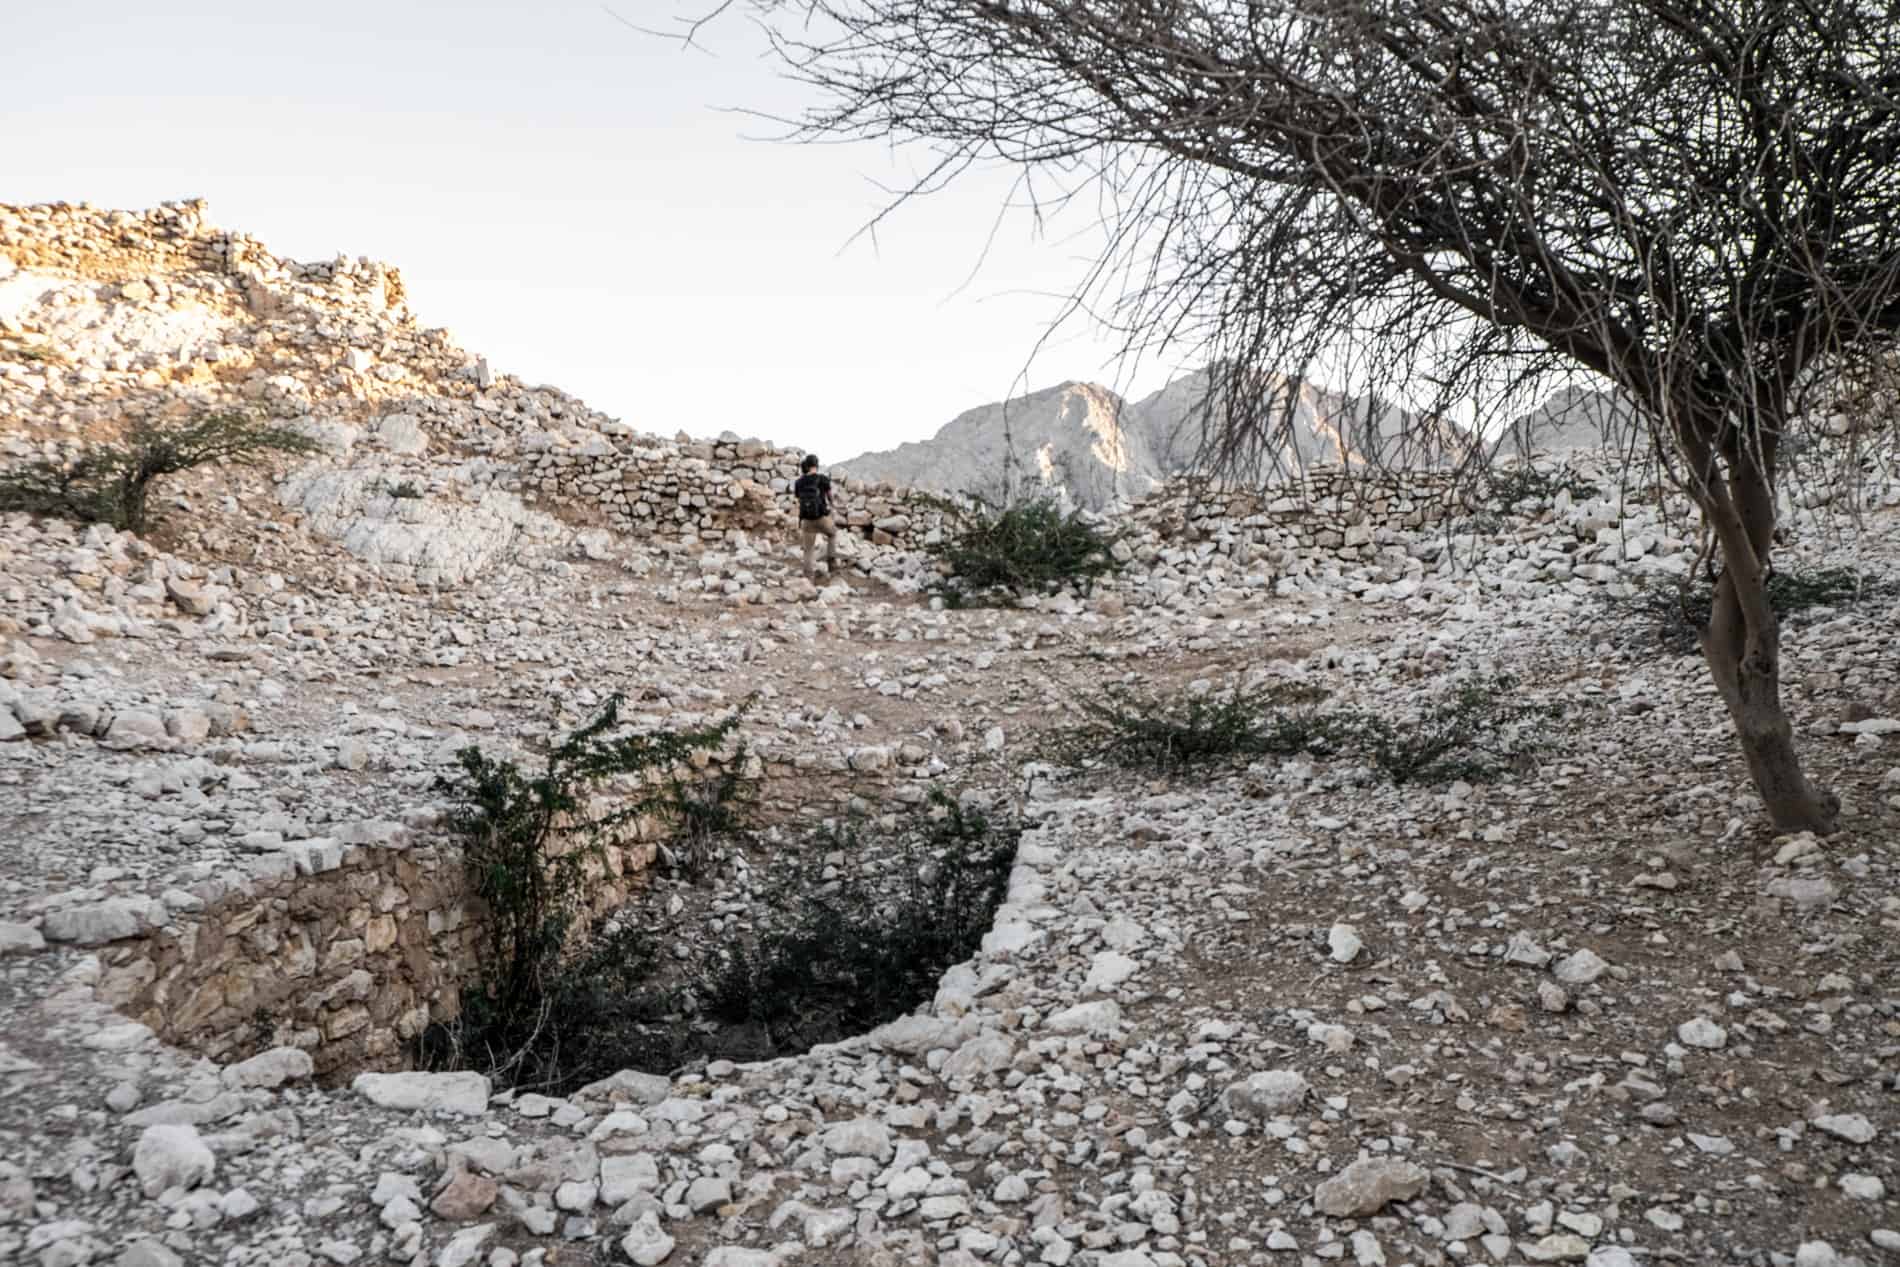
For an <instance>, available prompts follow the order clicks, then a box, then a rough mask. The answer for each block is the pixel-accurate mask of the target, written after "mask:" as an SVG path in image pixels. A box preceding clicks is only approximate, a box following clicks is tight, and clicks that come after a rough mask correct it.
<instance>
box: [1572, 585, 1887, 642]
mask: <svg viewBox="0 0 1900 1267" xmlns="http://www.w3.org/2000/svg"><path fill="white" fill-rule="evenodd" d="M1766 589H1767V592H1768V602H1769V605H1770V606H1772V607H1773V608H1774V610H1775V613H1776V614H1777V615H1780V616H1788V615H1792V614H1794V613H1796V612H1801V611H1807V610H1809V609H1810V608H1815V607H1852V606H1855V605H1857V604H1860V603H1864V602H1869V601H1873V600H1877V599H1883V598H1895V597H1900V580H1895V579H1893V578H1890V577H1884V576H1876V575H1870V574H1868V573H1864V572H1856V571H1854V570H1853V569H1852V568H1838V567H1836V568H1816V569H1815V570H1814V571H1811V572H1796V571H1790V572H1771V573H1769V575H1768V584H1767V586H1766ZM1603 602H1604V605H1605V607H1606V608H1607V609H1608V611H1609V613H1610V614H1611V615H1612V616H1613V617H1614V618H1615V619H1616V621H1617V623H1618V625H1619V626H1620V627H1621V630H1622V632H1621V635H1620V637H1618V639H1617V641H1618V642H1619V643H1620V644H1621V645H1623V646H1625V647H1646V646H1655V647H1659V648H1661V649H1662V650H1664V651H1667V652H1669V653H1670V654H1672V655H1679V656H1681V655H1699V654H1701V651H1702V642H1701V634H1702V631H1703V630H1704V629H1705V628H1707V627H1708V623H1709V616H1710V614H1711V613H1712V612H1713V611H1714V608H1715V582H1714V581H1713V580H1710V579H1708V578H1702V579H1699V580H1694V581H1684V582H1680V583H1676V584H1670V583H1668V582H1666V581H1663V582H1646V583H1639V584H1638V585H1637V586H1636V588H1635V590H1634V592H1632V593H1631V594H1630V595H1628V596H1627V597H1621V598H1618V597H1613V596H1611V595H1608V594H1605V595H1604V598H1603Z"/></svg>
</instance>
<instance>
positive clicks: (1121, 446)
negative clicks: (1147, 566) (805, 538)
mask: <svg viewBox="0 0 1900 1267" xmlns="http://www.w3.org/2000/svg"><path fill="white" fill-rule="evenodd" d="M1209 383H1210V371H1208V370H1206V369H1202V370H1196V371H1194V372H1192V373H1189V374H1186V375H1183V376H1182V377H1180V378H1177V379H1175V380H1173V381H1172V382H1169V383H1167V384H1166V385H1164V386H1163V387H1161V388H1160V389H1159V390H1157V391H1154V392H1151V393H1149V394H1148V395H1146V396H1144V397H1142V398H1140V399H1139V400H1135V401H1129V400H1126V399H1124V398H1122V397H1120V396H1118V395H1117V394H1116V393H1115V392H1114V391H1113V390H1111V389H1110V388H1107V387H1104V386H1102V385H1101V384H1099V383H1092V382H1085V381H1080V380H1073V379H1071V380H1067V381H1064V382H1061V383H1058V384H1056V385H1055V386H1052V387H1045V388H1041V389H1038V390H1036V391H1032V392H1025V393H1023V394H1022V395H1020V396H1014V397H1010V398H1008V399H1006V400H1001V401H993V402H991V403H989V404H985V405H979V406H976V407H975V408H973V409H967V410H964V411H963V412H962V413H960V414H958V415H957V416H956V417H955V418H953V419H951V420H950V421H949V422H947V423H945V424H944V425H943V426H942V427H941V428H939V429H938V430H937V432H936V433H935V434H934V435H932V436H931V437H930V438H928V439H925V440H911V441H906V442H904V443H903V444H899V445H897V446H895V447H893V448H890V449H882V450H872V451H869V452H865V453H861V454H859V455H857V456H855V457H852V458H849V459H847V460H845V461H842V462H839V463H837V464H836V466H835V469H836V470H837V471H838V472H839V473H840V474H842V475H844V476H847V477H856V478H860V479H866V480H872V481H878V482H884V483H892V484H901V485H911V486H914V487H918V488H924V489H929V490H932V491H935V492H942V493H962V492H968V491H975V492H980V493H984V494H985V495H986V496H988V495H991V490H994V492H995V493H996V494H997V495H1006V494H1007V493H1008V492H1010V491H1011V490H1012V489H1021V488H1025V487H1029V488H1037V489H1040V490H1042V491H1046V492H1048V493H1051V494H1053V495H1054V496H1055V497H1056V498H1057V500H1059V501H1061V502H1063V503H1065V504H1072V505H1076V506H1081V507H1086V508H1088V509H1091V510H1103V509H1107V508H1109V507H1111V506H1115V505H1119V504H1123V503H1128V502H1133V501H1137V500H1139V499H1140V498H1141V497H1143V496H1145V495H1147V494H1148V493H1150V492H1152V491H1153V490H1154V489H1156V488H1157V487H1159V486H1160V485H1161V484H1162V483H1163V482H1164V481H1165V480H1167V479H1168V478H1169V477H1171V476H1174V475H1179V474H1182V473H1185V472H1188V471H1192V470H1194V469H1197V468H1198V467H1200V466H1201V465H1202V459H1203V458H1204V457H1205V456H1206V452H1205V451H1206V450H1207V449H1208V447H1209V446H1208V445H1207V444H1206V439H1207V437H1206V430H1205V427H1204V425H1203V421H1202V420H1203V418H1204V417H1206V416H1207V414H1206V406H1207V401H1208V395H1209ZM1266 390H1268V391H1275V392H1291V393H1292V401H1291V410H1290V416H1289V418H1288V420H1287V423H1286V424H1285V425H1284V426H1283V427H1278V428H1276V429H1275V431H1274V432H1273V434H1270V435H1268V436H1266V437H1264V438H1262V439H1260V440H1259V441H1258V442H1255V443H1250V444H1248V445H1244V446H1242V447H1241V449H1240V450H1239V452H1238V453H1237V454H1236V455H1235V459H1236V460H1235V462H1234V466H1235V468H1236V472H1237V474H1236V477H1237V478H1239V479H1241V480H1242V481H1246V482H1260V483H1264V482H1268V481H1269V480H1271V479H1272V478H1273V477H1274V476H1276V475H1284V474H1288V473H1291V472H1295V471H1300V470H1305V469H1309V468H1312V467H1323V466H1333V465H1361V464H1366V463H1372V464H1378V465H1384V466H1389V467H1394V468H1401V469H1405V468H1419V467H1426V468H1430V467H1444V466H1448V465H1452V464H1454V463H1456V462H1458V461H1461V460H1463V459H1465V458H1466V457H1468V456H1470V455H1471V454H1472V453H1473V452H1474V450H1476V449H1477V448H1478V447H1479V446H1481V445H1484V446H1487V447H1490V448H1492V449H1493V451H1495V452H1500V453H1502V452H1510V451H1530V450H1533V449H1535V450H1537V451H1541V452H1552V453H1564V452H1570V451H1573V450H1576V449H1581V448H1591V447H1597V446H1598V445H1600V444H1602V443H1603V440H1604V437H1606V436H1609V435H1613V434H1614V433H1615V432H1616V430H1617V423H1618V421H1619V419H1620V417H1621V414H1622V411H1621V410H1619V408H1618V402H1617V398H1616V397H1614V396H1613V395H1612V394H1611V393H1609V392H1604V391H1596V390H1592V389H1589V388H1583V387H1564V388H1559V389H1558V390H1556V391H1554V392H1552V393H1551V394H1550V395H1549V396H1548V397H1546V398H1545V399H1544V401H1543V402H1541V403H1540V404H1539V405H1538V406H1537V407H1536V408H1534V409H1532V410H1530V411H1528V412H1526V413H1525V414H1522V415H1520V416H1518V417H1517V418H1515V419H1513V420H1512V422H1511V423H1510V424H1509V425H1508V426H1507V427H1505V428H1502V429H1501V430H1500V432H1499V433H1498V437H1497V438H1494V439H1491V440H1484V439H1482V438H1480V437H1478V436H1475V435H1473V434H1472V433H1470V432H1468V431H1466V430H1465V429H1464V428H1462V427H1460V426H1458V425H1457V424H1455V423H1452V422H1450V421H1448V420H1446V419H1443V418H1433V417H1428V416H1424V415H1420V414H1418V413H1416V412H1413V411H1409V410H1406V409H1403V408H1401V407H1399V406H1396V405H1392V404H1389V403H1386V402H1384V401H1380V400H1377V399H1376V398H1365V397H1354V396H1351V395H1349V394H1347V393H1343V392H1339V391H1336V390H1334V389H1331V388H1328V387H1325V386H1323V385H1320V384H1315V383H1310V382H1302V381H1293V380H1287V379H1283V378H1274V379H1270V380H1267V383H1266Z"/></svg>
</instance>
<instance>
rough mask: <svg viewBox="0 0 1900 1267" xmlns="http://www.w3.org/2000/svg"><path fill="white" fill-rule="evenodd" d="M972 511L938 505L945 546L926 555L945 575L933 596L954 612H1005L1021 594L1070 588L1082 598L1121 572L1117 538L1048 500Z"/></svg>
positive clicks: (982, 505)
mask: <svg viewBox="0 0 1900 1267" xmlns="http://www.w3.org/2000/svg"><path fill="white" fill-rule="evenodd" d="M972 501H973V504H972V505H971V506H969V507H963V506H958V505H955V504H953V503H951V502H947V501H943V500H937V501H936V503H935V504H936V505H937V507H938V508H939V509H941V510H942V511H943V512H944V515H945V524H944V532H943V540H942V541H940V542H938V543H937V544H935V545H931V546H928V547H926V549H927V550H928V551H929V553H930V554H931V556H932V557H934V558H936V559H937V560H938V561H939V562H940V563H942V564H944V565H946V566H947V567H948V568H949V571H950V575H949V576H948V577H947V578H946V579H944V580H943V581H941V582H939V583H938V584H937V586H936V587H935V590H934V592H935V593H937V594H939V595H940V596H941V597H942V598H943V599H944V601H945V602H946V603H947V604H949V605H950V606H953V607H962V606H1002V605H1009V604H1013V603H1014V602H1015V601H1016V600H1017V599H1020V598H1021V597H1022V596H1023V595H1025V594H1046V593H1055V592H1056V591H1058V590H1061V589H1063V588H1064V587H1067V586H1073V587H1075V588H1076V589H1078V590H1080V591H1081V592H1083V593H1085V594H1086V593H1088V592H1089V591H1090V590H1091V589H1093V587H1094V585H1095V582H1096V581H1097V580H1098V579H1100V578H1101V577H1103V576H1106V575H1108V574H1110V573H1112V572H1114V571H1116V570H1117V569H1118V568H1120V566H1121V565H1120V563H1118V562H1117V561H1116V559H1115V555H1114V547H1115V541H1116V538H1115V537H1112V536H1108V535H1105V534H1104V533H1103V532H1102V531H1101V530H1100V529H1099V528H1097V527H1096V526H1095V525H1094V524H1092V523H1090V522H1088V521H1087V520H1086V519H1085V518H1083V515H1082V512H1081V511H1080V510H1070V511H1067V512H1065V511H1064V510H1063V509H1062V508H1061V506H1059V505H1057V503H1056V501H1055V499H1054V498H1052V497H1041V498H1037V499H1035V500H1031V501H1026V502H1021V503H1018V504H1016V505H1013V506H999V505H996V504H995V503H993V502H990V501H987V500H985V499H984V498H983V497H981V496H980V495H972Z"/></svg>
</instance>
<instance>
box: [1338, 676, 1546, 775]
mask: <svg viewBox="0 0 1900 1267" xmlns="http://www.w3.org/2000/svg"><path fill="white" fill-rule="evenodd" d="M1517 685H1518V684H1517V681H1516V679H1514V678H1512V677H1510V676H1508V675H1503V674H1500V675H1499V676H1497V677H1493V678H1489V679H1482V678H1472V679H1467V680H1466V681H1464V682H1461V683H1459V684H1458V685H1456V686H1454V687H1452V688H1450V689H1449V690H1446V691H1443V692H1440V693H1439V694H1438V695H1436V696H1434V697H1433V698H1431V699H1429V700H1427V701H1426V703H1425V704H1424V706H1423V707H1421V708H1420V709H1419V710H1418V711H1417V712H1416V714H1415V715H1412V716H1409V717H1405V716H1400V717H1394V716H1393V715H1391V714H1389V713H1385V712H1376V713H1374V712H1367V711H1365V710H1363V709H1347V710H1342V711H1340V712H1336V713H1332V714H1328V715H1326V716H1325V717H1323V718H1321V719H1319V722H1318V725H1317V742H1318V743H1319V745H1320V746H1321V750H1324V749H1325V748H1332V749H1334V750H1337V751H1341V752H1348V753H1356V754H1358V755H1360V756H1363V757H1365V758H1366V759H1367V760H1368V761H1370V762H1371V763H1372V765H1373V766H1374V768H1376V769H1377V770H1378V771H1379V772H1380V773H1381V774H1383V775H1385V777H1386V778H1388V779H1390V780H1391V781H1392V782H1393V783H1394V784H1397V785H1400V786H1403V785H1404V784H1407V783H1442V782H1447V781H1449V780H1452V779H1466V780H1469V781H1472V782H1477V781H1480V780H1483V779H1488V778H1493V777H1495V776H1497V775H1499V774H1503V773H1506V772H1508V771H1512V770H1517V769H1520V768H1522V767H1523V766H1525V765H1526V764H1528V763H1529V762H1531V761H1532V760H1534V759H1535V758H1536V756H1537V754H1538V753H1540V752H1542V751H1544V750H1546V749H1547V748H1548V747H1549V746H1550V744H1549V738H1548V736H1547V735H1546V734H1545V732H1544V730H1543V728H1542V727H1541V726H1540V725H1539V723H1540V722H1542V721H1544V720H1546V719H1548V718H1553V717H1556V716H1557V715H1558V714H1559V713H1560V712H1561V706H1559V705H1556V704H1533V703H1527V702H1524V701H1521V700H1518V699H1516V698H1515V696H1516V693H1517Z"/></svg>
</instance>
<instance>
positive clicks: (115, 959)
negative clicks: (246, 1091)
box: [56, 823, 656, 1075]
mask: <svg viewBox="0 0 1900 1267" xmlns="http://www.w3.org/2000/svg"><path fill="white" fill-rule="evenodd" d="M411 836H412V833H411V832H410V831H408V829H405V828H403V827H401V826H400V825H398V824H394V823H365V824H362V825H361V830H360V832H358V833H357V834H356V838H355V839H354V840H351V841H345V840H342V839H336V838H324V839H317V840H308V841H298V842H292V843H291V844H290V845H289V846H287V847H286V848H285V849H284V850H282V851H281V852H279V853H277V854H275V855H273V856H271V857H269V858H268V859H266V860H264V861H263V862H262V863H261V864H259V865H258V866H257V867H256V868H255V869H254V870H253V871H252V872H251V873H250V874H248V875H246V876H245V877H243V878H242V879H241V880H239V881H237V882H235V883H219V882H213V883H210V884H207V885H205V886H202V888H201V890H200V892H199V893H198V894H194V895H193V896H194V897H196V898H198V900H199V901H201V902H202V904H203V905H202V909H200V910H198V911H196V912H193V913H191V914H188V915H184V916H181V917H178V918H176V919H166V922H165V923H164V924H162V925H157V926H154V927H150V928H149V929H148V930H147V931H145V932H144V933H142V934H140V935H136V936H132V937H124V938H120V939H117V940H113V941H109V942H106V943H105V944H103V945H102V946H101V948H100V952H99V953H100V961H101V977H100V985H99V994H100V997H101V998H102V999H103V1000H104V1001H106V1002H108V1003H110V1004H111V1005H112V1006H114V1007H116V1008H117V1009H119V1011H121V1012H122V1013H124V1014H125V1015H127V1016H129V1017H131V1018H132V1019H134V1020H137V1021H140V1022H142V1023H144V1024H145V1025H148V1026H150V1027H151V1028H152V1030H153V1031H154V1032H155V1033H157V1034H158V1035H159V1036H160V1037H161V1038H163V1039H164V1040H165V1041H167V1042H170V1043H173V1044H176V1045H178V1046H181V1047H186V1048H190V1049H192V1050H196V1051H200V1052H203V1053H204V1054H206V1055H208V1056H211V1057H213V1058H216V1059H219V1060H224V1061H229V1060H234V1059H239V1058H242V1057H245V1056H248V1055H251V1054H253V1053H255V1052H257V1051H261V1050H265V1049H268V1048H270V1047H274V1046H293V1047H299V1048H302V1049H303V1050H305V1051H307V1052H309V1053H310V1054H311V1056H312V1058H313V1060H314V1061H315V1064H316V1070H317V1073H318V1074H319V1075H326V1074H337V1073H344V1072H358V1071H361V1070H365V1069H392V1068H400V1067H403V1066H404V1065H406V1064H407V1063H408V1049H407V1048H408V1044H409V1043H410V1042H411V1041H412V1040H414V1039H415V1038H416V1037H417V1036H419V1035H420V1034H421V1033H422V1031H423V1029H424V1028H425V1027H427V1026H428V1025H429V1024H430V1023H431V1022H433V1021H445V1020H449V1019H452V1018H453V1017H454V1016H455V1015H456V1014H457V1012H458V1010H459V1004H458V997H459V991H460V988H461V986H462V985H463V984H464V983H465V982H467V981H468V980H469V979H470V978H471V977H472V976H473V974H474V971H475V968H476V965H477V962H478V955H479V952H480V948H481V945H482V939H483V935H484V934H483V920H484V917H485V916H484V911H483V908H482V906H481V904H480V902H479V901H478V900H476V899H474V898H473V897H472V896H471V895H470V894H469V892H468V888H467V884H466V882H465V879H464V874H463V865H462V857H461V853H460V851H459V850H457V849H455V848H453V847H452V846H450V845H449V844H448V843H447V842H446V841H443V840H440V839H436V840H434V841H428V842H414V843H412V841H411ZM655 849H656V847H655V845H654V844H653V843H652V842H651V841H643V842H638V843H633V844H629V845H626V846H620V847H614V848H609V849H607V850H605V851H604V852H603V854H602V856H601V858H600V859H599V860H598V862H597V863H595V864H594V866H593V870H594V873H595V874H594V877H593V880H592V882H591V883H590V884H589V894H590V897H591V898H592V902H593V906H594V909H595V911H596V912H598V911H603V910H606V909H610V908H612V907H614V906H617V905H619V904H620V903H622V902H624V901H625V900H626V898H627V897H628V895H629V894H630V893H631V891H632V889H633V887H634V886H635V885H636V884H637V883H638V882H639V876H640V875H641V873H642V872H644V871H645V870H646V868H647V867H648V866H650V865H651V863H652V861H653V858H654V854H655ZM138 906H140V904H139V903H137V902H136V901H129V902H128V901H126V900H123V899H121V900H119V901H118V902H117V903H116V905H115V906H114V908H113V910H114V911H117V910H119V909H120V908H124V909H125V912H126V914H127V915H128V917H129V919H130V921H131V922H132V923H134V924H136V923H139V922H144V921H140V920H139V918H138V911H137V910H136V909H132V908H135V907H138ZM144 909H146V910H150V911H152V912H154V918H155V919H162V918H165V917H164V916H163V915H161V914H158V913H157V911H158V907H157V904H155V903H154V904H151V905H149V906H146V907H145V908H144ZM111 913H112V912H108V911H101V910H97V909H95V910H92V911H90V912H85V911H81V912H75V913H74V915H73V918H74V919H75V920H76V921H82V923H79V924H78V925H76V928H75V931H77V932H79V936H77V937H75V938H73V939H72V940H78V941H82V942H83V941H88V940H91V939H92V936H96V935H99V934H106V935H110V934H111V933H114V932H118V931H121V927H118V926H115V925H114V923H113V921H112V920H110V919H109V918H107V917H108V915H109V914H111ZM83 921H91V923H90V928H91V929H92V930H93V933H92V936H89V935H88V934H87V933H86V932H85V931H84V929H85V928H86V924H85V923H83ZM63 931H65V930H64V929H57V930H56V932H63Z"/></svg>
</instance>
